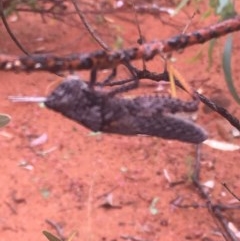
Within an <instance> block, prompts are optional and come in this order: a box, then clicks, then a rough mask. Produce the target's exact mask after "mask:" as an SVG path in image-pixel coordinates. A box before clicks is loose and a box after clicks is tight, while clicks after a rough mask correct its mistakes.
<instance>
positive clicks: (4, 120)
mask: <svg viewBox="0 0 240 241" xmlns="http://www.w3.org/2000/svg"><path fill="white" fill-rule="evenodd" d="M10 120H11V117H10V116H9V115H7V114H1V113H0V127H3V126H5V125H7V124H8V123H9V122H10Z"/></svg>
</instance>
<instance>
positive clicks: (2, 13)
mask: <svg viewBox="0 0 240 241" xmlns="http://www.w3.org/2000/svg"><path fill="white" fill-rule="evenodd" d="M0 15H1V18H2V21H3V24H4V26H5V28H6V30H7V32H8V34H9V35H10V37H11V39H12V40H13V41H14V43H15V44H16V45H17V46H18V48H19V49H20V50H22V52H23V53H25V54H26V55H30V53H29V52H28V51H27V50H26V49H25V48H24V47H23V46H22V44H20V42H19V41H18V40H17V38H16V37H15V35H14V34H13V32H12V31H11V28H10V27H9V25H8V22H7V19H6V17H5V15H4V11H3V0H0Z"/></svg>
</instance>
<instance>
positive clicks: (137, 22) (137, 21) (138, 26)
mask: <svg viewBox="0 0 240 241" xmlns="http://www.w3.org/2000/svg"><path fill="white" fill-rule="evenodd" d="M131 4H132V6H133V11H134V20H135V24H136V26H137V30H138V35H139V39H138V41H137V42H138V44H140V45H142V44H144V43H145V40H144V36H143V35H142V30H141V28H140V25H139V20H138V15H137V12H136V8H135V5H134V2H133V0H131ZM142 63H143V69H144V70H146V62H145V60H144V59H142Z"/></svg>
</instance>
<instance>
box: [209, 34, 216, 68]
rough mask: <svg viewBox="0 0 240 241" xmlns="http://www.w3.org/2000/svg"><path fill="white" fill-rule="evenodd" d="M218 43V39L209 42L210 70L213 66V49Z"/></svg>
mask: <svg viewBox="0 0 240 241" xmlns="http://www.w3.org/2000/svg"><path fill="white" fill-rule="evenodd" d="M216 43H217V39H211V40H210V41H209V47H208V70H209V69H210V68H211V67H212V64H213V49H214V47H215V45H216Z"/></svg>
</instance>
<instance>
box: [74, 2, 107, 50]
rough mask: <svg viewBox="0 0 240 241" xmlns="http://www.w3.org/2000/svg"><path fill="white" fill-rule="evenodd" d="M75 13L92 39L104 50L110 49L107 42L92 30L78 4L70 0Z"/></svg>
mask: <svg viewBox="0 0 240 241" xmlns="http://www.w3.org/2000/svg"><path fill="white" fill-rule="evenodd" d="M71 1H72V3H73V5H74V7H75V9H76V11H77V13H78V16H79V17H80V19H81V20H82V22H83V25H84V26H85V28H86V29H87V31H88V32H89V33H90V35H91V36H92V38H93V39H95V40H96V42H97V43H98V44H99V45H100V46H101V47H102V48H103V49H104V50H105V51H110V48H109V47H108V46H107V44H105V43H104V42H103V40H102V39H101V38H100V37H99V36H98V35H97V34H96V32H95V31H94V30H93V28H92V27H91V26H90V24H89V23H88V21H87V19H86V18H85V16H84V14H83V12H82V10H81V9H80V8H79V7H78V4H77V2H76V1H75V0H71Z"/></svg>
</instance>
